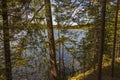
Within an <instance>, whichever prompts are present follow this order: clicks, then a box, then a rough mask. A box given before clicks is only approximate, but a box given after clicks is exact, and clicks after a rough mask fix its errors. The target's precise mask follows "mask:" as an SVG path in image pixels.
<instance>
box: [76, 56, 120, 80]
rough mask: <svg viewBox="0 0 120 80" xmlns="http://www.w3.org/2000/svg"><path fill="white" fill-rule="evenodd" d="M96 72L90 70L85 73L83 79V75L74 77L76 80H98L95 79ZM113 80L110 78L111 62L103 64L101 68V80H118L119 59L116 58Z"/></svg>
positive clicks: (119, 71)
mask: <svg viewBox="0 0 120 80" xmlns="http://www.w3.org/2000/svg"><path fill="white" fill-rule="evenodd" d="M97 74H98V71H97V70H95V71H94V70H93V69H90V70H88V71H86V72H85V77H84V74H83V73H81V74H78V75H76V76H74V78H76V80H98V79H97V77H98V76H97ZM114 74H115V75H114V79H112V77H111V60H110V61H108V62H104V64H103V68H102V80H120V58H116V62H115V73H114Z"/></svg>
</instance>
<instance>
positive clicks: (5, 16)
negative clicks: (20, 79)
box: [2, 0, 12, 80]
mask: <svg viewBox="0 0 120 80" xmlns="http://www.w3.org/2000/svg"><path fill="white" fill-rule="evenodd" d="M2 17H3V33H4V52H5V76H6V80H12V70H11V69H12V68H11V55H10V40H9V27H8V11H7V0H2Z"/></svg>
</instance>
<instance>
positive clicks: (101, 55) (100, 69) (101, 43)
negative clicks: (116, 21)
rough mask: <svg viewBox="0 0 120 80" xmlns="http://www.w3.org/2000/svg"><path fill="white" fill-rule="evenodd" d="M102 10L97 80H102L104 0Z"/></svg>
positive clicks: (104, 0)
mask: <svg viewBox="0 0 120 80" xmlns="http://www.w3.org/2000/svg"><path fill="white" fill-rule="evenodd" d="M101 5H102V10H101V29H100V31H101V32H100V33H101V35H100V53H99V59H98V80H102V59H103V53H104V41H105V37H104V35H105V13H106V0H102V3H101Z"/></svg>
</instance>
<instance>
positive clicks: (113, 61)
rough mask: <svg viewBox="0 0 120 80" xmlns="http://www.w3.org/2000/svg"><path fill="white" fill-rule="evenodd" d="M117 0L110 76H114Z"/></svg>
mask: <svg viewBox="0 0 120 80" xmlns="http://www.w3.org/2000/svg"><path fill="white" fill-rule="evenodd" d="M119 1H120V0H117V6H116V15H115V26H114V40H113V52H112V78H114V63H115V49H116V35H117V22H118V10H119Z"/></svg>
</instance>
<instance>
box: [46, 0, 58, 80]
mask: <svg viewBox="0 0 120 80" xmlns="http://www.w3.org/2000/svg"><path fill="white" fill-rule="evenodd" d="M45 9H46V21H47V30H48V39H49V52H50V64H51V77H52V79H51V80H58V72H57V64H56V53H55V43H54V34H53V24H52V14H51V3H50V0H45Z"/></svg>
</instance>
